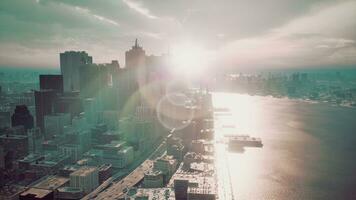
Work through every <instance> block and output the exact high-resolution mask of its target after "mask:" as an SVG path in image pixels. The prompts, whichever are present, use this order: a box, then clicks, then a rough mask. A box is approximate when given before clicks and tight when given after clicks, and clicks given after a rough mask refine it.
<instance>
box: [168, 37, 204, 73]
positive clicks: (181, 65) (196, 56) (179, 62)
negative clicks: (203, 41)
mask: <svg viewBox="0 0 356 200" xmlns="http://www.w3.org/2000/svg"><path fill="white" fill-rule="evenodd" d="M170 55H171V61H172V64H173V66H174V69H175V70H174V71H175V72H177V73H183V74H185V75H187V76H191V75H194V76H196V75H199V73H201V72H202V70H203V69H204V68H205V67H206V66H207V63H206V60H207V57H206V50H204V49H203V48H202V47H199V46H197V45H193V44H192V43H183V44H178V45H175V46H173V47H172V48H171V52H170Z"/></svg>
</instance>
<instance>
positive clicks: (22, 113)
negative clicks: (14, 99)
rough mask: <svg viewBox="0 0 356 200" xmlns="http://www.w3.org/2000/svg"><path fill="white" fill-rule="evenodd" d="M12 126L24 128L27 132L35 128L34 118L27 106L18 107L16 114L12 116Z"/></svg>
mask: <svg viewBox="0 0 356 200" xmlns="http://www.w3.org/2000/svg"><path fill="white" fill-rule="evenodd" d="M11 125H12V126H20V125H22V126H24V128H25V130H28V129H31V128H33V116H32V115H31V113H30V111H29V110H28V109H27V106H26V105H17V106H16V108H15V112H14V114H13V115H12V116H11Z"/></svg>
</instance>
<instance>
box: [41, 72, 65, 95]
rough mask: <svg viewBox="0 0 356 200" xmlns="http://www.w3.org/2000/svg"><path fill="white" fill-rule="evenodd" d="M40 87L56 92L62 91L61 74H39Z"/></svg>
mask: <svg viewBox="0 0 356 200" xmlns="http://www.w3.org/2000/svg"><path fill="white" fill-rule="evenodd" d="M40 89H41V90H49V89H50V90H54V91H56V92H57V93H63V76H62V75H52V74H51V75H40Z"/></svg>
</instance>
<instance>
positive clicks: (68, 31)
mask: <svg viewBox="0 0 356 200" xmlns="http://www.w3.org/2000/svg"><path fill="white" fill-rule="evenodd" d="M0 6H1V9H0V23H1V25H2V27H5V28H3V29H2V30H1V31H0V34H1V37H0V44H1V47H0V58H1V59H0V60H1V62H0V66H20V67H30V66H32V67H52V68H58V67H59V59H58V56H57V55H58V54H59V53H60V52H64V51H67V50H75V51H86V52H88V53H89V54H90V55H92V56H93V57H95V60H94V62H95V63H108V62H110V61H111V60H118V61H119V63H120V65H121V66H124V65H125V63H124V59H123V58H124V51H125V50H126V49H127V48H129V47H130V46H131V45H132V43H133V42H134V40H135V38H139V40H140V41H141V43H142V44H143V46H144V47H145V49H146V50H147V52H148V53H147V54H148V55H150V54H155V55H161V54H165V53H167V52H171V53H173V54H175V55H176V56H177V57H180V58H182V59H186V58H188V59H189V58H190V56H189V55H190V54H197V55H198V56H199V57H202V58H209V60H208V61H209V62H208V63H209V65H211V66H218V67H221V66H224V67H227V68H229V67H230V68H231V67H232V68H236V69H240V68H271V67H273V68H307V67H319V68H320V67H339V66H343V67H345V66H348V67H353V66H355V63H356V59H355V57H354V56H353V55H354V54H355V52H356V45H355V39H356V38H355V35H356V34H355V30H354V26H355V22H354V21H353V20H350V19H353V18H354V17H355V15H356V14H355V12H354V10H355V8H356V2H354V1H305V2H293V1H274V2H270V1H268V2H267V1H266V2H260V3H258V4H257V3H249V4H247V3H244V2H243V1H225V2H224V4H223V3H220V4H216V3H213V2H212V1H194V2H193V3H190V2H188V1H180V2H156V1H133V0H123V1H110V0H108V1H100V2H97V1H65V0H56V1H54V0H33V1H21V0H16V1H7V0H5V1H2V2H1V3H0ZM49 16H50V17H49ZM262 19H263V20H262ZM187 51H188V53H187ZM182 54H183V55H182ZM184 54H188V55H184ZM19 57H21V59H18V58H19ZM200 60H202V59H200ZM192 63H193V64H195V65H206V63H196V62H192ZM180 64H186V63H180Z"/></svg>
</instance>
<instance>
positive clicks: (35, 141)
mask: <svg viewBox="0 0 356 200" xmlns="http://www.w3.org/2000/svg"><path fill="white" fill-rule="evenodd" d="M27 136H28V149H29V152H30V153H34V154H36V153H41V152H42V143H43V140H44V137H43V135H42V134H41V129H40V128H38V127H35V128H33V129H29V130H28V131H27Z"/></svg>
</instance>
